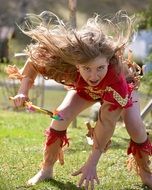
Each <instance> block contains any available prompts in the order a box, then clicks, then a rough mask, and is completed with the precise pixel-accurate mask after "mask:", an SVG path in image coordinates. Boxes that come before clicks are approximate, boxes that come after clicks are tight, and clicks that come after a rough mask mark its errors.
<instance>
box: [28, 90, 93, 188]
mask: <svg viewBox="0 0 152 190" xmlns="http://www.w3.org/2000/svg"><path fill="white" fill-rule="evenodd" d="M92 104H93V102H89V101H86V100H84V99H82V98H81V97H80V96H79V95H77V93H76V92H75V91H74V90H71V91H69V92H68V93H67V96H66V97H65V99H64V101H63V102H62V104H61V105H60V106H59V107H58V108H57V110H58V111H59V113H60V114H61V115H62V117H63V120H61V121H57V120H52V122H51V126H50V128H49V129H48V131H47V140H46V144H45V149H44V155H43V163H42V168H41V170H40V171H39V172H38V173H37V174H36V175H35V176H34V177H33V178H31V179H30V180H29V181H28V184H29V185H35V184H36V183H38V182H40V181H43V180H45V179H48V178H51V177H52V176H53V166H54V164H55V162H56V161H57V159H58V157H62V152H61V149H62V147H63V146H64V144H66V143H68V139H67V137H66V129H67V127H68V126H69V124H70V123H71V121H72V120H73V119H74V118H75V117H76V116H77V115H78V114H79V113H80V112H81V111H82V110H84V109H86V108H87V107H89V106H91V105H92ZM61 162H62V164H63V160H61Z"/></svg>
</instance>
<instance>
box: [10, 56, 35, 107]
mask: <svg viewBox="0 0 152 190" xmlns="http://www.w3.org/2000/svg"><path fill="white" fill-rule="evenodd" d="M21 74H22V75H23V76H24V77H23V79H22V80H21V84H20V87H19V90H18V93H17V95H16V96H15V97H14V98H13V100H14V104H15V106H17V107H19V106H23V104H24V102H25V101H26V100H28V93H29V89H30V88H31V87H32V85H33V83H34V80H35V78H36V76H37V70H36V68H35V66H34V64H33V63H32V62H31V61H30V60H27V62H26V63H25V65H24V67H23V69H22V73H21Z"/></svg>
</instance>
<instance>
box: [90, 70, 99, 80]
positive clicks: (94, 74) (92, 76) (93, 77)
mask: <svg viewBox="0 0 152 190" xmlns="http://www.w3.org/2000/svg"><path fill="white" fill-rule="evenodd" d="M97 78H98V76H97V72H91V73H90V80H96V79H97Z"/></svg>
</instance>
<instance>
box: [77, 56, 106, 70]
mask: <svg viewBox="0 0 152 190" xmlns="http://www.w3.org/2000/svg"><path fill="white" fill-rule="evenodd" d="M107 64H108V60H107V58H106V57H103V56H102V57H101V56H99V57H97V58H95V59H92V60H90V61H88V62H86V63H84V64H79V66H81V67H99V66H102V65H107Z"/></svg>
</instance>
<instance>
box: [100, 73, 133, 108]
mask: <svg viewBox="0 0 152 190" xmlns="http://www.w3.org/2000/svg"><path fill="white" fill-rule="evenodd" d="M117 77H118V78H117V79H118V80H117V81H116V82H115V83H113V84H111V85H108V86H107V87H106V91H105V93H104V96H103V100H106V101H108V102H110V103H112V104H111V106H110V109H109V110H110V111H112V110H115V109H117V108H127V107H130V106H131V105H132V100H131V97H130V95H131V92H132V88H131V87H130V85H128V84H127V82H126V79H125V78H124V76H123V75H122V74H120V75H119V76H117ZM112 80H114V79H112Z"/></svg>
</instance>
